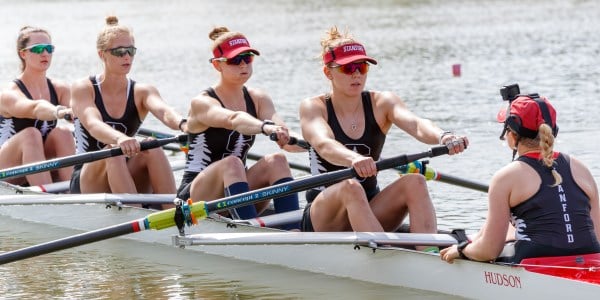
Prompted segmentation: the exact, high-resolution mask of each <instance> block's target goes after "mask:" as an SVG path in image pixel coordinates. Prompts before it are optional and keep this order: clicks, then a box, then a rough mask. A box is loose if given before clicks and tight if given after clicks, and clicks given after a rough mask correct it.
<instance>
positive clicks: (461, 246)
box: [456, 240, 471, 260]
mask: <svg viewBox="0 0 600 300" xmlns="http://www.w3.org/2000/svg"><path fill="white" fill-rule="evenodd" d="M470 243H471V241H469V240H466V241H462V242H460V243H458V246H456V250H457V251H458V256H460V258H462V259H467V260H468V259H469V258H468V257H467V256H466V255H465V254H464V253H463V250H465V248H467V245H469V244H470Z"/></svg>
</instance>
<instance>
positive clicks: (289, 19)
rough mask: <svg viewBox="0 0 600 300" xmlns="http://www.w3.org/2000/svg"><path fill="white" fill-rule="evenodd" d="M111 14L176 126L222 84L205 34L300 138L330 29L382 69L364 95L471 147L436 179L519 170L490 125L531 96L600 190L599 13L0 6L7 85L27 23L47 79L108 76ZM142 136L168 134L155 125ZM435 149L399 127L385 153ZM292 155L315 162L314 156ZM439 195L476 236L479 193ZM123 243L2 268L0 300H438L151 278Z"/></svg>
mask: <svg viewBox="0 0 600 300" xmlns="http://www.w3.org/2000/svg"><path fill="white" fill-rule="evenodd" d="M111 13H114V14H116V15H117V16H118V17H119V18H120V20H121V23H123V24H125V25H128V26H131V27H132V28H133V31H134V34H135V37H136V46H137V47H138V55H137V56H136V60H135V62H134V67H133V70H132V72H131V76H132V78H134V79H136V80H137V81H139V82H146V83H151V84H154V85H155V86H156V87H157V88H158V89H159V91H160V92H161V94H162V96H163V97H164V98H165V100H166V101H168V102H169V103H170V104H171V105H173V106H174V107H176V108H177V109H178V110H179V111H180V112H185V111H186V110H187V106H188V104H189V99H191V98H192V97H194V96H195V95H197V94H198V93H199V92H200V91H201V90H202V89H203V88H205V87H207V86H208V85H210V84H212V83H213V82H214V81H215V80H216V78H217V75H216V73H215V72H214V71H213V70H212V69H211V67H210V65H209V64H208V62H207V59H208V58H209V57H210V41H209V39H208V37H207V35H208V32H209V31H210V30H211V29H212V26H218V25H225V26H228V27H229V28H230V29H232V30H240V31H242V32H243V33H245V34H246V36H247V37H248V38H249V39H250V42H251V43H252V45H253V46H254V47H256V48H257V49H259V50H260V51H261V56H260V57H259V58H257V59H256V60H255V63H254V75H253V78H252V79H251V81H250V82H249V85H252V86H255V87H260V88H262V89H264V90H266V91H267V92H268V93H269V94H270V95H271V97H272V98H273V99H274V101H275V105H276V108H277V109H278V111H279V113H280V114H281V115H282V116H283V117H284V118H285V120H286V121H287V122H288V125H289V126H290V127H291V128H292V129H293V130H296V131H298V130H299V127H298V113H297V108H298V103H299V101H300V100H301V99H303V98H305V97H309V96H312V95H315V94H317V93H321V92H323V91H325V90H327V88H328V81H327V80H326V79H325V77H324V76H323V74H322V71H321V67H320V64H319V59H318V58H317V57H318V55H319V51H320V49H319V40H320V38H321V37H322V35H323V33H324V32H325V31H326V30H327V29H328V28H329V26H331V25H338V27H340V28H348V29H349V30H350V31H351V32H352V33H353V35H354V36H355V37H356V38H357V39H358V40H359V41H361V42H363V43H364V44H365V45H366V47H367V51H368V53H369V54H370V55H372V56H373V57H375V58H377V59H378V61H379V65H377V66H376V67H372V68H371V71H370V73H369V79H368V81H367V86H368V87H369V88H370V89H376V90H391V91H394V92H395V93H397V94H399V95H400V96H401V97H402V98H403V99H404V100H405V102H406V103H407V105H408V106H409V108H410V109H411V110H412V111H414V112H415V113H416V114H418V115H420V116H424V117H427V118H429V119H431V120H433V121H434V122H435V123H437V124H438V125H440V126H441V127H442V128H444V129H448V130H454V131H456V132H457V133H461V134H466V135H468V137H469V139H470V142H471V145H470V147H469V149H468V150H467V151H466V152H465V153H463V154H461V155H458V156H451V157H438V158H433V159H431V166H432V167H434V168H435V169H437V170H438V171H440V172H442V173H444V174H450V175H454V176H457V177H460V178H466V179H470V180H477V181H481V182H483V183H487V182H488V181H489V179H490V178H491V176H492V174H493V173H494V172H495V170H497V169H498V168H500V167H501V166H503V165H504V164H506V163H507V162H508V161H510V157H511V152H510V151H509V150H508V149H507V147H506V145H504V144H502V143H501V142H500V141H499V140H498V138H497V137H498V135H499V134H500V131H501V125H499V124H497V123H496V122H495V114H496V112H497V111H498V109H500V108H501V107H503V106H504V105H505V103H502V101H501V98H500V96H499V93H498V89H499V88H500V87H501V86H502V85H505V84H511V83H515V82H517V83H519V84H520V86H521V90H522V91H523V92H539V93H540V94H542V95H546V96H548V97H549V98H550V99H551V101H552V103H553V104H554V106H555V107H556V108H557V110H558V123H559V126H560V134H559V138H558V140H557V149H558V150H561V151H564V152H568V153H571V154H573V155H575V156H577V157H578V158H579V159H580V160H582V161H583V162H585V163H586V164H587V165H588V166H589V167H590V170H591V172H592V174H593V175H594V176H595V177H596V178H599V177H600V163H599V162H598V161H597V154H596V152H595V150H596V149H597V147H598V142H597V140H595V138H594V137H595V136H596V135H597V134H599V133H600V125H598V122H597V121H596V116H597V115H598V114H599V113H600V108H598V106H597V105H594V104H593V103H594V101H595V100H596V97H597V95H598V94H600V87H599V86H598V82H599V77H600V76H599V75H600V74H599V72H600V71H599V70H600V69H598V67H597V66H598V63H599V62H600V61H599V59H598V57H599V54H600V53H599V52H600V36H599V35H600V34H599V33H598V30H597V28H599V25H600V24H599V21H598V20H597V16H598V15H600V4H599V3H598V2H596V1H591V0H590V1H583V0H579V1H576V0H573V1H542V0H538V1H536V0H531V1H526V2H525V1H515V0H509V1H494V0H484V1H475V0H454V1H442V0H431V1H406V0H397V1H392V0H388V1H384V0H379V1H369V2H364V1H355V0H351V1H318V0H308V1H283V0H280V1H275V0H262V1H253V2H247V1H238V0H234V1H221V2H218V3H217V1H183V0H173V1H169V2H168V4H167V2H163V1H126V2H125V1H66V0H58V1H14V2H10V1H3V2H2V10H0V44H1V45H2V46H0V83H7V82H9V81H10V80H11V79H12V78H14V77H15V76H16V75H17V74H18V72H19V69H18V65H19V61H18V59H17V56H16V55H15V49H14V47H15V40H16V34H17V31H18V29H19V28H20V27H21V26H23V25H26V24H30V25H37V26H42V27H44V28H47V29H49V30H50V31H51V33H52V35H53V42H54V44H55V45H56V47H57V51H56V53H55V55H54V58H53V59H54V61H53V65H52V68H51V70H50V72H49V76H50V77H52V78H57V79H63V80H66V81H68V82H72V81H73V80H76V79H79V78H83V77H85V76H87V75H89V74H93V73H96V72H99V71H100V70H101V65H100V62H99V59H98V58H97V54H96V52H95V39H96V35H97V33H98V31H99V30H100V29H101V28H102V26H103V24H104V17H105V16H106V15H107V14H111ZM453 64H460V65H461V67H462V76H461V77H453V76H452V69H451V67H452V65H453ZM145 126H147V127H149V128H154V129H158V130H162V131H168V129H165V127H164V126H162V125H161V124H159V123H158V122H157V121H156V120H155V119H153V118H149V119H147V120H146V125H145ZM427 148H429V146H427V145H423V144H421V143H419V142H416V141H414V140H413V139H412V138H410V137H407V135H406V134H404V133H402V132H401V131H400V130H397V129H395V130H392V131H391V133H390V135H389V138H388V140H387V143H386V146H385V149H384V153H383V155H384V156H386V157H390V156H393V155H397V154H399V153H415V152H421V151H423V150H425V149H427ZM275 150H276V149H275V148H274V146H273V144H272V143H271V142H269V141H266V139H259V142H258V144H257V145H256V148H254V149H253V152H255V153H267V152H270V151H275ZM288 157H289V159H290V160H291V161H294V162H297V163H303V164H306V163H307V161H306V155H304V154H290V155H288ZM297 175H300V173H298V174H297ZM395 176H396V175H395V174H394V173H393V172H382V174H381V175H380V178H381V180H382V181H383V182H386V181H387V182H389V181H390V180H392V179H393V178H395ZM429 186H430V193H431V195H432V198H433V200H434V203H435V206H436V209H437V213H438V223H439V225H440V228H466V229H469V230H477V229H478V228H479V227H480V226H481V224H482V222H483V220H484V218H485V212H486V209H487V200H486V197H485V194H483V193H481V192H477V191H472V190H469V189H466V188H462V187H457V186H453V185H448V184H444V183H438V182H432V183H430V185H429ZM2 221H3V222H4V223H3V224H2V226H1V227H0V228H2V230H0V236H1V237H2V238H1V240H2V245H1V249H13V248H17V247H20V246H23V245H25V244H27V245H28V244H32V243H37V242H41V241H45V240H47V239H48V238H58V237H62V236H66V235H68V234H71V233H69V232H61V231H54V230H51V231H52V233H46V231H45V230H41V231H38V232H37V233H36V231H34V229H33V228H29V227H27V225H23V224H17V223H14V224H13V223H10V222H6V221H4V220H2ZM82 222H85V220H82ZM37 230H40V229H39V227H38V228H37ZM17 232H18V233H19V234H18V235H17V234H16V233H17ZM124 243H128V242H124V241H108V242H103V243H100V244H97V245H90V246H87V247H82V248H79V249H77V250H69V251H64V252H59V253H56V254H52V255H48V256H45V257H41V258H36V259H34V260H29V261H24V262H20V263H15V264H9V265H6V266H2V268H0V270H1V272H2V273H3V276H2V277H7V278H9V279H1V280H0V291H1V290H2V289H4V290H5V291H7V290H9V291H10V293H9V294H10V295H11V296H12V297H14V298H20V297H21V296H23V297H25V298H33V297H36V296H37V297H39V296H42V297H45V298H49V297H56V298H95V299H104V298H117V297H119V298H120V297H124V298H173V299H180V298H205V299H213V298H221V299H222V298H230V299H237V298H240V299H245V298H268V299H279V298H357V297H364V296H366V297H368V298H371V297H372V298H375V297H377V298H423V297H435V295H429V294H423V293H420V292H415V291H411V290H404V289H391V288H387V287H385V288H384V287H381V286H377V285H369V284H364V283H357V282H352V281H350V282H348V281H339V280H336V279H333V278H329V277H319V276H315V275H313V274H309V275H306V274H305V273H301V272H298V273H294V272H289V271H286V272H283V271H282V270H279V269H271V268H267V267H264V266H256V265H252V264H244V263H239V262H236V263H230V262H228V261H226V260H223V259H219V258H216V257H202V258H197V257H193V258H192V257H190V260H193V261H194V262H197V261H201V263H202V264H207V269H206V270H205V271H197V270H196V269H194V270H181V269H177V268H175V267H173V265H171V264H169V263H168V256H169V255H168V253H165V254H164V257H165V263H163V264H159V265H156V264H155V263H150V262H148V261H153V260H150V259H148V261H146V260H145V259H144V256H142V255H136V253H131V252H127V251H119V249H123V248H120V247H124V246H123V245H122V244H124ZM213 263H214V264H213ZM62 264H65V265H66V266H64V267H62V266H61V265H62ZM32 268H35V269H34V270H32ZM249 270H250V271H249ZM257 270H260V271H262V272H261V274H273V275H271V276H267V277H268V278H267V279H266V280H262V281H256V280H254V279H251V278H250V277H251V276H247V275H246V273H251V272H256V271H257ZM5 274H8V275H10V276H5ZM283 274H285V275H283ZM282 278H283V279H282ZM308 278H316V279H315V280H314V281H313V282H311V284H312V283H314V284H317V283H318V282H322V281H326V282H327V285H328V286H329V284H331V288H327V287H322V288H321V286H322V285H321V286H319V285H316V286H319V287H318V288H312V287H311V285H310V284H307V285H304V284H301V283H300V282H301V281H300V280H307V279H308ZM307 287H308V288H307ZM340 291H348V292H346V293H344V292H340Z"/></svg>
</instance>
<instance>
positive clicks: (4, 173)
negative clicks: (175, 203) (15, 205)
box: [0, 135, 187, 180]
mask: <svg viewBox="0 0 600 300" xmlns="http://www.w3.org/2000/svg"><path fill="white" fill-rule="evenodd" d="M186 140H187V135H179V136H174V137H169V138H164V139H158V140H149V141H144V142H142V143H140V146H141V150H148V149H152V148H158V147H161V146H163V145H166V144H170V143H174V142H181V143H182V142H185V141H186ZM122 154H123V151H122V150H121V148H119V147H117V148H110V149H103V150H99V151H94V152H86V153H81V154H75V155H70V156H65V157H59V158H55V159H51V160H46V161H42V162H36V163H31V164H27V165H23V166H18V167H12V168H8V169H4V170H0V180H2V179H9V178H13V177H22V176H25V175H29V174H35V173H40V172H46V171H50V170H55V169H60V168H64V167H70V166H73V165H78V164H83V163H88V162H92V161H96V160H100V159H104V158H108V157H113V156H119V155H122Z"/></svg>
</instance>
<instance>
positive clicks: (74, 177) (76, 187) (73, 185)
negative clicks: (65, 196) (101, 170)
mask: <svg viewBox="0 0 600 300" xmlns="http://www.w3.org/2000/svg"><path fill="white" fill-rule="evenodd" d="M82 168H83V165H76V166H75V167H73V173H72V174H71V182H70V183H69V191H70V192H71V194H81V184H80V177H81V169H82Z"/></svg>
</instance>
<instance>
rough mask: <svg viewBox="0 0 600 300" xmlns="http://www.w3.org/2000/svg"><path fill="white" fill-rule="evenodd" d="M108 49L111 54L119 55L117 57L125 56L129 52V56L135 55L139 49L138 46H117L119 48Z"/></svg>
mask: <svg viewBox="0 0 600 300" xmlns="http://www.w3.org/2000/svg"><path fill="white" fill-rule="evenodd" d="M106 51H108V52H110V54H111V55H113V56H117V57H123V56H125V54H129V56H131V57H133V56H134V55H135V52H136V51H137V48H136V47H134V46H129V47H117V48H112V49H108V50H106Z"/></svg>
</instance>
